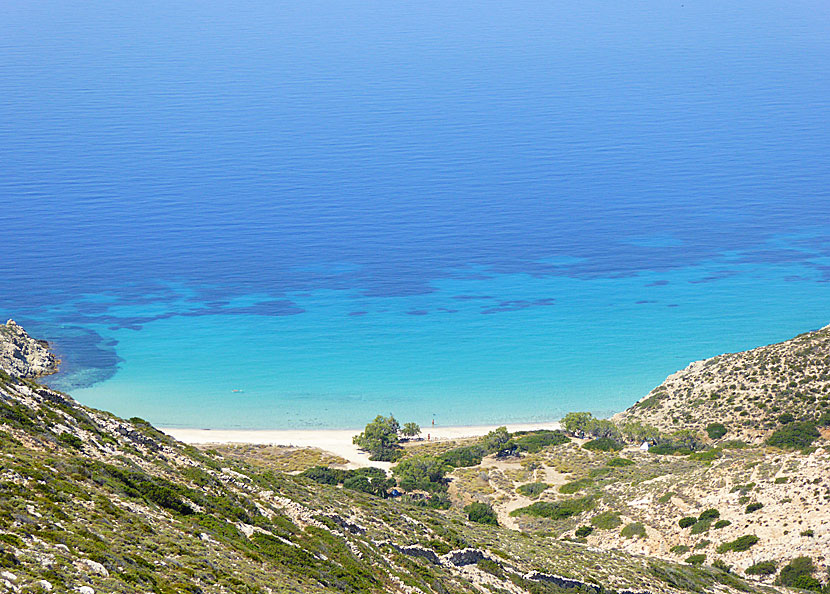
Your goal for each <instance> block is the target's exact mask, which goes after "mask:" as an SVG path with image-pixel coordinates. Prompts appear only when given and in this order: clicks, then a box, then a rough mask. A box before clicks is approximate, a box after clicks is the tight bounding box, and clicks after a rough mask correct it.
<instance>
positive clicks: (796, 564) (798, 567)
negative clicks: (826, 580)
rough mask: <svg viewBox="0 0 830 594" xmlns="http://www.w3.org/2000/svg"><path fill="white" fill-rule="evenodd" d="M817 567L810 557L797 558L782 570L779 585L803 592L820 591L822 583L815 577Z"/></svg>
mask: <svg viewBox="0 0 830 594" xmlns="http://www.w3.org/2000/svg"><path fill="white" fill-rule="evenodd" d="M815 571H816V566H815V565H813V560H812V559H810V558H809V557H796V558H795V559H793V560H792V561H790V562H789V563H788V564H787V565H785V566H784V567H782V568H781V573H779V574H778V583H779V584H781V585H782V586H787V587H789V588H801V589H802V590H816V591H818V590H820V589H821V583H819V582H818V580H816V579H815V578H814V577H813V573H815Z"/></svg>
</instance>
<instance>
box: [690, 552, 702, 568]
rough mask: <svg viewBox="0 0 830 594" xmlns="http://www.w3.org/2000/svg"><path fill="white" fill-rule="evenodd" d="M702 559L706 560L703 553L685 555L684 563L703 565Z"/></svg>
mask: <svg viewBox="0 0 830 594" xmlns="http://www.w3.org/2000/svg"><path fill="white" fill-rule="evenodd" d="M704 561H706V555H705V554H703V553H698V554H696V555H689V556H688V557H686V563H688V564H689V565H703V563H704Z"/></svg>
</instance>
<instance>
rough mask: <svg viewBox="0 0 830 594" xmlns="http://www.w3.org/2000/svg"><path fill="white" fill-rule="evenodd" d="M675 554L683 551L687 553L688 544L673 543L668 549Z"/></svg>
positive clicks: (688, 549) (680, 553)
mask: <svg viewBox="0 0 830 594" xmlns="http://www.w3.org/2000/svg"><path fill="white" fill-rule="evenodd" d="M669 550H670V551H671V552H672V553H674V554H675V555H682V554H683V553H688V552H689V551H690V550H691V548H689V546H688V545H674V546H673V547H672V548H671V549H669Z"/></svg>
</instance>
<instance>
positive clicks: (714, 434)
mask: <svg viewBox="0 0 830 594" xmlns="http://www.w3.org/2000/svg"><path fill="white" fill-rule="evenodd" d="M706 433H707V435H709V439H720V438H721V437H723V436H724V435H726V426H725V425H724V424H723V423H709V424H708V425H707V426H706Z"/></svg>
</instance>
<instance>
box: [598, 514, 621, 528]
mask: <svg viewBox="0 0 830 594" xmlns="http://www.w3.org/2000/svg"><path fill="white" fill-rule="evenodd" d="M591 524H592V525H593V526H596V527H597V528H599V529H600V530H612V529H614V528H617V527H618V526H619V525H620V524H622V520H620V515H619V514H618V513H617V512H612V511H607V512H602V513H601V514H597V515H595V516H594V517H593V518H591Z"/></svg>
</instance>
